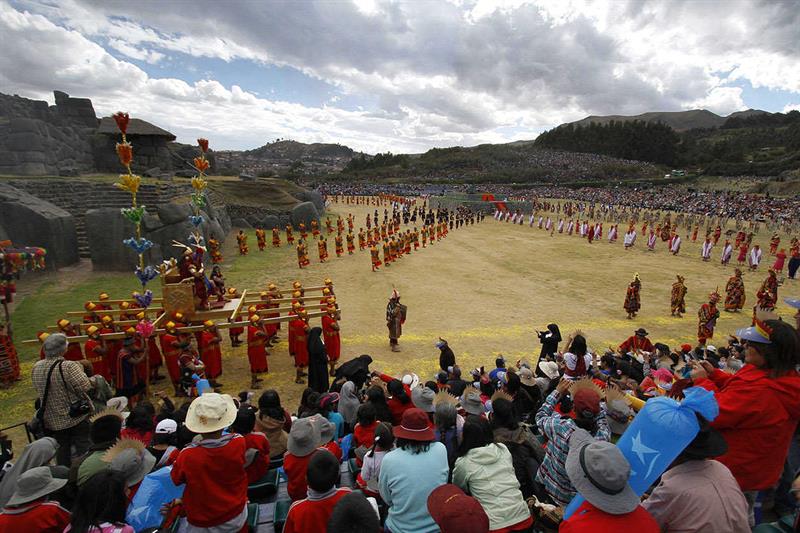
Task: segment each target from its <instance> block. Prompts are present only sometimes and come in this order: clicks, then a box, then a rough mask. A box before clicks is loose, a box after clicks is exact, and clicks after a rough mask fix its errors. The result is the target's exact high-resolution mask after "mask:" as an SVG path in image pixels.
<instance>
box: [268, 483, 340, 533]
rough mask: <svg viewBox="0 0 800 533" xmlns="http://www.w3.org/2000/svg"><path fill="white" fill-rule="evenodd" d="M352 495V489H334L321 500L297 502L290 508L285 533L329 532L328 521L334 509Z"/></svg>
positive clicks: (284, 527)
mask: <svg viewBox="0 0 800 533" xmlns="http://www.w3.org/2000/svg"><path fill="white" fill-rule="evenodd" d="M348 494H350V489H348V488H341V489H336V488H334V490H333V492H332V494H330V495H329V496H327V497H323V498H319V499H311V498H306V499H305V500H300V501H296V502H294V503H293V504H292V506H291V507H290V508H289V514H287V515H286V524H285V525H284V526H283V533H316V532H322V531H327V530H328V520H330V518H331V514H332V513H333V508H334V507H335V506H336V503H337V502H338V501H339V500H341V499H342V498H343V497H344V496H346V495H348Z"/></svg>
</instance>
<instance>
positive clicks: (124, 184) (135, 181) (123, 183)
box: [114, 174, 142, 194]
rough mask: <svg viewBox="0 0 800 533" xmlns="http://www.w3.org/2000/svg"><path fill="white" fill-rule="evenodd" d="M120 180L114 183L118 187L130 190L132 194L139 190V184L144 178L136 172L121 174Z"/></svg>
mask: <svg viewBox="0 0 800 533" xmlns="http://www.w3.org/2000/svg"><path fill="white" fill-rule="evenodd" d="M119 180H120V181H119V183H115V184H114V186H115V187H116V188H118V189H122V190H123V191H128V192H129V193H131V194H136V193H137V192H139V184H140V183H141V182H142V178H140V177H139V176H137V175H136V174H120V175H119Z"/></svg>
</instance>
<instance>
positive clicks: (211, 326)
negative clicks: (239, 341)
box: [203, 320, 216, 328]
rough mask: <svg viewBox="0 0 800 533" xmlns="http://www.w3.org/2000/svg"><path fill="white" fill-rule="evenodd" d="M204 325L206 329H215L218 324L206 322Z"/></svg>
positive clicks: (211, 321)
mask: <svg viewBox="0 0 800 533" xmlns="http://www.w3.org/2000/svg"><path fill="white" fill-rule="evenodd" d="M203 325H204V326H205V327H206V328H213V327H214V326H215V325H216V324H214V321H213V320H206V321H205V322H203Z"/></svg>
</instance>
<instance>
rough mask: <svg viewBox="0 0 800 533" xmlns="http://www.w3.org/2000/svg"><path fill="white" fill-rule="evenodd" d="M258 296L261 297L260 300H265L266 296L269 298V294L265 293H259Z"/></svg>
mask: <svg viewBox="0 0 800 533" xmlns="http://www.w3.org/2000/svg"><path fill="white" fill-rule="evenodd" d="M258 295H259V296H261V297H262V298H266V297H267V296H269V293H268V292H267V291H261V292H260V293H258Z"/></svg>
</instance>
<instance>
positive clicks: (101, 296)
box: [98, 292, 108, 302]
mask: <svg viewBox="0 0 800 533" xmlns="http://www.w3.org/2000/svg"><path fill="white" fill-rule="evenodd" d="M98 298H99V299H100V301H101V302H102V301H103V300H108V294H107V293H105V292H101V293H100V296H98Z"/></svg>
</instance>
